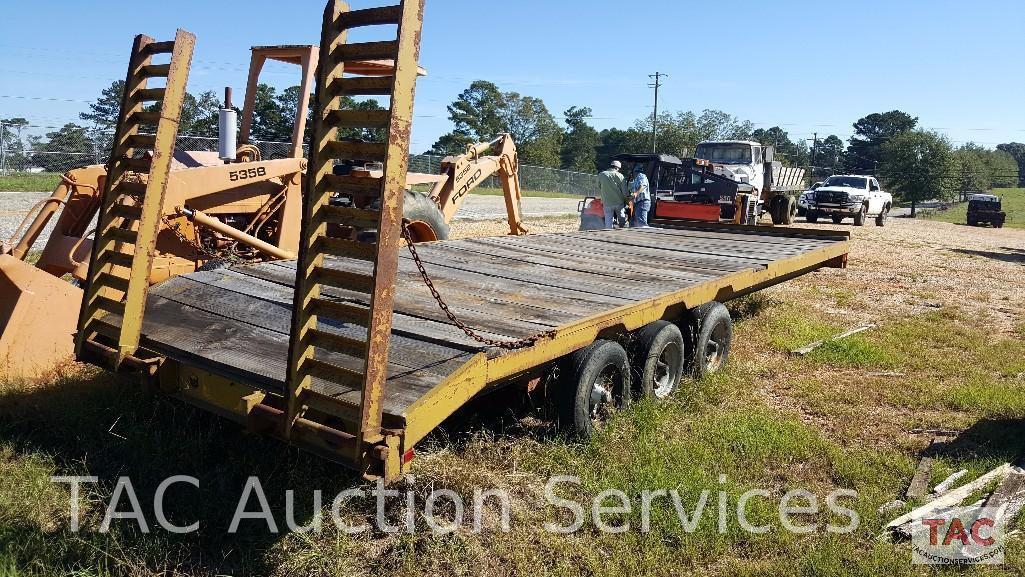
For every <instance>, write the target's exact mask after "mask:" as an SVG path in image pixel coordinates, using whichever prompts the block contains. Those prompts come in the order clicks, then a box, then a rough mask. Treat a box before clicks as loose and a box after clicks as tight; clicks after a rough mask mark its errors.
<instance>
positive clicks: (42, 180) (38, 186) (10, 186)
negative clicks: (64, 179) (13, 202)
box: [0, 172, 61, 192]
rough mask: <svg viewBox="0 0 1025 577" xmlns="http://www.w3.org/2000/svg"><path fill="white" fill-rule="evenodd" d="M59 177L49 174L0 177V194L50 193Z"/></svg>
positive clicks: (55, 186)
mask: <svg viewBox="0 0 1025 577" xmlns="http://www.w3.org/2000/svg"><path fill="white" fill-rule="evenodd" d="M60 177H61V175H59V174H56V173H50V172H43V173H39V174H12V175H9V176H0V192H52V191H53V190H54V189H55V188H57V184H58V183H59V182H60Z"/></svg>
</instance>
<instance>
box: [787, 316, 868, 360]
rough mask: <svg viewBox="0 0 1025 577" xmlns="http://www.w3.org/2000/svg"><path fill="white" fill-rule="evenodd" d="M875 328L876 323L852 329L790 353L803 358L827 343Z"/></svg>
mask: <svg viewBox="0 0 1025 577" xmlns="http://www.w3.org/2000/svg"><path fill="white" fill-rule="evenodd" d="M874 328H876V325H875V324H874V323H873V324H867V325H864V326H860V327H858V328H856V329H851V330H849V331H847V332H845V333H841V334H839V335H836V336H835V337H833V338H831V339H827V340H824V341H816V342H814V343H812V344H810V345H808V346H804V347H801V348H799V349H794V350H792V351H790V352H791V353H792V354H795V355H801V356H802V357H803V356H804V355H807V354H808V353H810V352H812V351H814V350H815V349H817V348H819V347H821V346H822V345H824V344H826V343H831V342H835V341H842V340H843V339H846V338H847V337H851V336H854V335H856V334H858V333H863V332H865V331H868V330H872V329H874Z"/></svg>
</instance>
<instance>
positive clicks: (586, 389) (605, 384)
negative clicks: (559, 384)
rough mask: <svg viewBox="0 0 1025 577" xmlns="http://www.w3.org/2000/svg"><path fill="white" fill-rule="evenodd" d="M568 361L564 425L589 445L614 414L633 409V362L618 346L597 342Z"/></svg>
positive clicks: (566, 367)
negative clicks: (631, 365)
mask: <svg viewBox="0 0 1025 577" xmlns="http://www.w3.org/2000/svg"><path fill="white" fill-rule="evenodd" d="M567 361H568V362H567V364H566V366H565V371H564V373H563V374H564V375H565V377H564V378H565V381H564V382H563V390H564V392H565V393H566V396H565V397H564V398H565V401H564V402H563V403H562V408H563V423H564V424H568V425H571V426H572V433H573V434H574V435H575V436H576V437H577V438H579V439H580V440H582V441H589V440H591V438H592V437H594V434H595V432H597V431H598V430H599V429H600V428H601V426H602V425H603V424H604V422H605V421H606V419H607V418H608V417H609V416H610V415H611V414H612V413H613V412H615V411H616V410H618V409H622V408H624V407H627V406H629V405H630V401H631V397H632V394H631V390H632V389H631V385H630V382H631V379H630V377H631V375H630V359H629V357H628V356H627V354H626V349H624V348H623V347H622V345H620V344H619V343H617V342H615V341H607V340H597V341H594V342H593V343H591V344H590V345H588V346H586V347H584V348H582V349H580V350H579V351H577V352H575V353H573V354H572V355H570V356H569V357H568V359H567Z"/></svg>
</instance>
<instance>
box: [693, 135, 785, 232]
mask: <svg viewBox="0 0 1025 577" xmlns="http://www.w3.org/2000/svg"><path fill="white" fill-rule="evenodd" d="M694 157H695V158H698V159H702V160H707V161H708V162H710V163H712V165H713V167H714V170H715V173H716V174H718V175H720V176H725V177H726V178H729V179H731V180H733V181H736V182H739V183H742V184H749V185H751V186H753V187H754V189H755V193H756V196H757V197H758V198H759V205H758V207H757V212H756V215H757V216H758V217H761V215H763V214H764V213H765V212H768V213H769V214H770V215H771V216H772V222H773V224H783V225H789V224H793V222H794V218H795V217H796V216H797V195H798V194H800V193H801V192H803V191H804V183H805V179H804V175H805V171H804V169H803V168H791V167H788V166H783V164H782V163H781V162H777V161H776V159H775V148H774V147H772V146H764V145H762V144H760V143H758V142H754V141H750V140H707V141H705V142H702V143H701V144H699V145H698V147H697V150H696V151H695V152H694ZM719 203H720V204H721V205H722V207H723V213H724V214H723V217H724V218H727V219H729V218H732V214H728V213H731V212H732V211H733V210H734V208H733V207H735V206H736V199H735V198H727V197H725V196H724V197H723V198H720V199H719Z"/></svg>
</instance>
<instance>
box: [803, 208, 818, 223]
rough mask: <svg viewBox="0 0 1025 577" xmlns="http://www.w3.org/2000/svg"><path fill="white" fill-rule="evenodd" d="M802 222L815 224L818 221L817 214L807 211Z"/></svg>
mask: <svg viewBox="0 0 1025 577" xmlns="http://www.w3.org/2000/svg"><path fill="white" fill-rule="evenodd" d="M804 220H806V221H808V222H809V223H810V224H815V223H816V222H818V221H819V213H817V212H815V211H814V210H809V211H808V214H806V215H805V217H804Z"/></svg>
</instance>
